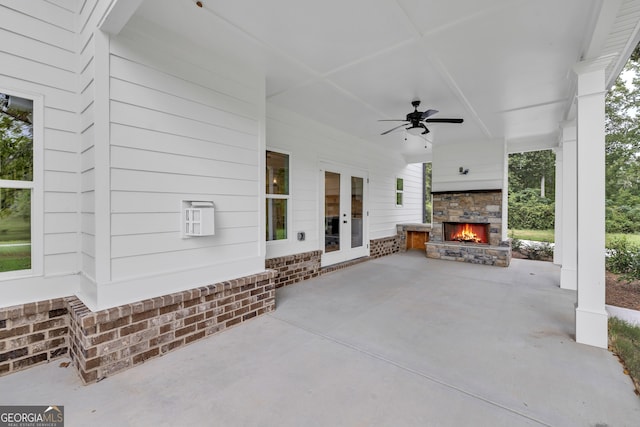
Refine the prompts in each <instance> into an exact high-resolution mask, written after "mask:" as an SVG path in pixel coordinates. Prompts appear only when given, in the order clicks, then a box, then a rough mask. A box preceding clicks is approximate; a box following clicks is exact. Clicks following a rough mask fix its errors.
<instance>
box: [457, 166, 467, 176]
mask: <svg viewBox="0 0 640 427" xmlns="http://www.w3.org/2000/svg"><path fill="white" fill-rule="evenodd" d="M458 173H460V175H466V174H468V173H469V168H467V169H465V168H464V167H462V166H460V167H459V168H458Z"/></svg>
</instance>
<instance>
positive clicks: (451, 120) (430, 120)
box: [425, 119, 464, 123]
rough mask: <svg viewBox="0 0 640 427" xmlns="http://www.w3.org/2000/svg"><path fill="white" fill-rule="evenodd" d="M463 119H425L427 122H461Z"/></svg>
mask: <svg viewBox="0 0 640 427" xmlns="http://www.w3.org/2000/svg"><path fill="white" fill-rule="evenodd" d="M463 121H464V120H463V119H426V120H425V122H427V123H462V122H463Z"/></svg>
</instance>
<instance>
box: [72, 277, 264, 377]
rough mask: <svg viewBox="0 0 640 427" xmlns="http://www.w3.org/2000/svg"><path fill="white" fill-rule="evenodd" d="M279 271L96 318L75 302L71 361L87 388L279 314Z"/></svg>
mask: <svg viewBox="0 0 640 427" xmlns="http://www.w3.org/2000/svg"><path fill="white" fill-rule="evenodd" d="M275 274H276V273H275V272H274V271H267V272H264V273H260V274H256V275H253V276H248V277H244V278H240V279H235V280H230V281H227V282H222V283H217V284H215V285H209V286H205V287H201V288H197V289H192V290H188V291H183V292H177V293H174V294H170V295H165V296H162V297H157V298H152V299H147V300H144V301H140V302H136V303H133V304H126V305H123V306H120V307H116V308H111V309H108V310H102V311H98V312H91V311H90V310H89V309H87V308H86V307H85V306H84V304H83V303H82V302H81V301H80V300H78V299H77V298H70V299H69V317H70V331H71V343H70V349H71V351H70V353H71V358H72V360H73V362H74V365H75V366H76V369H77V370H78V373H79V374H80V377H81V378H82V380H83V381H84V382H85V383H92V382H96V381H100V380H101V379H103V378H105V377H108V376H111V375H113V374H115V373H117V372H121V371H124V370H126V369H128V368H131V367H133V366H136V365H138V364H140V363H144V362H145V361H146V360H148V359H151V358H154V357H158V356H162V355H163V354H165V353H167V352H169V351H172V350H175V349H177V348H180V347H183V346H185V345H187V344H189V343H192V342H194V341H197V340H200V339H202V338H205V337H207V336H209V335H212V334H215V333H217V332H220V331H223V330H225V329H227V328H229V327H231V326H234V325H237V324H239V323H242V322H244V321H246V320H249V319H251V318H253V317H256V316H259V315H261V314H264V313H268V312H270V311H272V310H274V308H275V286H274V278H275Z"/></svg>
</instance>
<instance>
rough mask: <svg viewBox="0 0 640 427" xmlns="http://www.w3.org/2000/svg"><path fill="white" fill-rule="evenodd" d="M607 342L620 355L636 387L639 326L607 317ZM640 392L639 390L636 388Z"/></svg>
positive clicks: (639, 365)
mask: <svg viewBox="0 0 640 427" xmlns="http://www.w3.org/2000/svg"><path fill="white" fill-rule="evenodd" d="M609 342H610V343H611V349H612V351H613V352H614V353H615V354H616V355H617V356H618V357H620V359H621V360H622V362H623V364H624V366H625V367H626V370H627V372H628V373H629V375H630V376H631V377H632V378H633V379H634V382H635V384H636V387H638V384H640V327H638V326H633V325H630V324H629V323H627V322H625V321H624V320H620V319H618V318H615V317H610V318H609ZM637 391H638V392H640V390H637Z"/></svg>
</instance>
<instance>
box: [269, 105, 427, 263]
mask: <svg viewBox="0 0 640 427" xmlns="http://www.w3.org/2000/svg"><path fill="white" fill-rule="evenodd" d="M267 147H269V149H273V150H275V151H278V150H280V151H284V152H287V153H290V155H291V158H290V168H291V171H290V174H291V177H290V182H291V203H292V205H293V212H292V217H291V221H292V229H291V231H292V233H294V236H295V233H297V232H299V231H305V232H306V236H307V237H306V240H305V241H303V242H298V241H297V240H295V239H291V240H290V241H288V242H277V243H275V244H268V246H267V257H268V258H270V257H274V256H282V255H287V254H293V253H299V252H303V251H305V250H313V249H322V248H323V241H322V240H321V233H322V230H323V225H322V224H323V219H322V218H321V206H322V203H323V196H322V195H321V194H319V189H320V188H321V186H320V184H321V183H320V179H321V175H320V161H326V162H330V163H331V162H333V163H335V164H337V165H344V166H348V167H352V168H354V169H357V170H363V171H366V172H367V173H368V176H369V181H370V183H369V186H368V201H367V207H368V210H369V212H370V215H369V217H368V219H369V235H368V236H367V237H368V238H369V239H373V238H379V237H387V236H390V235H394V234H395V233H396V231H395V230H396V224H398V223H403V222H420V221H421V219H422V205H421V202H420V200H421V194H422V188H421V185H422V184H421V173H422V165H407V164H406V162H405V160H404V159H403V158H402V156H401V155H400V154H399V152H398V151H395V150H393V149H390V150H389V149H386V150H385V149H383V148H382V147H380V146H377V145H375V144H374V143H373V142H369V141H364V140H362V139H359V138H355V137H353V136H350V135H347V134H344V133H342V132H340V131H337V130H335V129H331V128H329V127H327V126H324V125H321V124H319V123H317V122H314V121H312V120H309V119H307V118H303V117H301V116H299V115H298V114H296V113H292V112H290V111H287V110H284V109H281V108H279V107H276V106H274V105H271V104H269V105H268V108H267ZM396 176H397V177H402V178H404V179H405V200H406V203H405V205H404V206H403V207H401V208H398V207H396V205H395V200H396V194H395V178H396Z"/></svg>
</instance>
